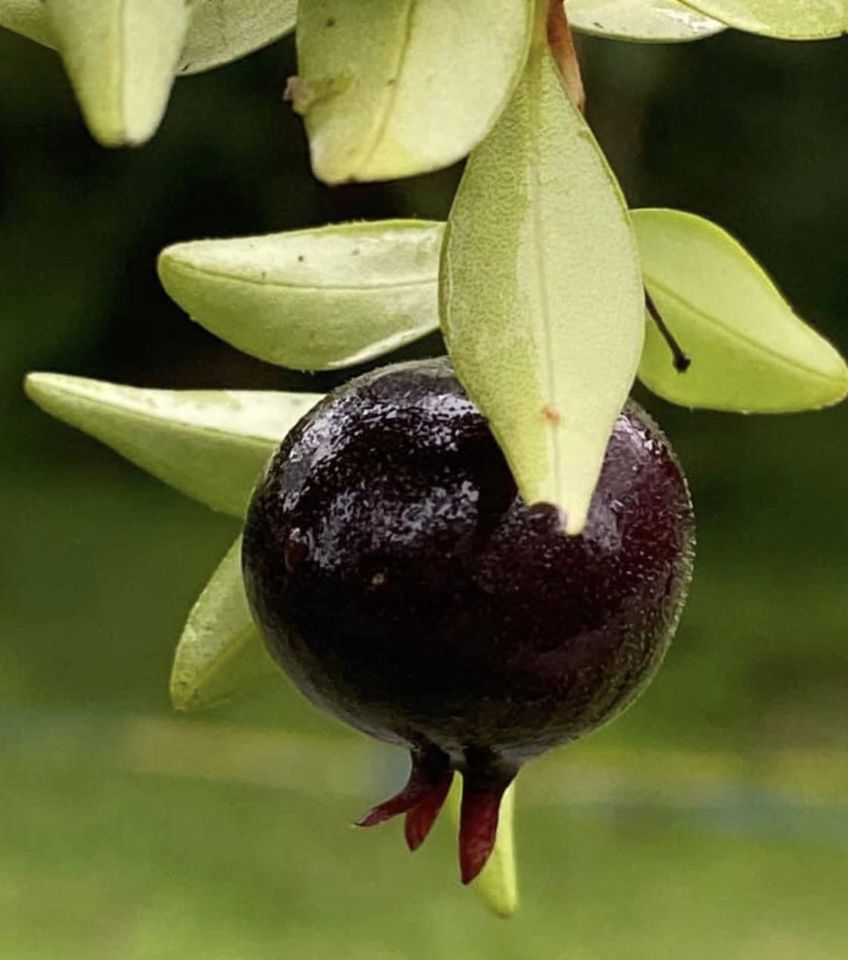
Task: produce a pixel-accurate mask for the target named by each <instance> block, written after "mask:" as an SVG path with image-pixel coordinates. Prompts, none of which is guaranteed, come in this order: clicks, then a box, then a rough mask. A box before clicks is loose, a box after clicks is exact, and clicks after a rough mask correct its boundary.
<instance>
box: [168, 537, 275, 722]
mask: <svg viewBox="0 0 848 960" xmlns="http://www.w3.org/2000/svg"><path fill="white" fill-rule="evenodd" d="M279 676H280V670H279V667H277V666H276V665H275V664H274V662H273V660H272V659H271V657H270V656H269V654H268V653H267V651H266V650H265V647H264V645H263V643H262V639H261V637H260V636H259V632H258V631H257V629H256V627H255V626H254V623H253V619H252V617H251V615H250V608H249V607H248V605H247V597H246V596H245V592H244V584H243V581H242V575H241V537H239V538H238V540H236V542H235V543H234V544H233V546H232V547H231V548H230V550H229V551H228V552H227V554H226V556H225V557H224V559H223V560H222V561H221V563H220V565H219V566H218V568H217V570H216V571H215V573H213V574H212V578H211V579H210V580H209V583H207V584H206V586H205V587H204V589H203V593H201V594H200V596H199V597H198V599H197V602H196V603H195V605H194V606H193V607H192V610H191V613H190V614H189V615H188V620H187V621H186V625H185V627H184V628H183V632H182V636H181V637H180V641H179V643H178V644H177V651H176V654H175V655H174V666H173V669H172V671H171V701H172V703H173V705H174V707H175V708H176V709H177V710H184V711H190V710H202V709H204V708H206V707H213V706H216V705H218V704H220V703H225V702H226V701H228V700H231V699H232V698H233V697H235V696H237V695H238V694H240V693H243V692H245V691H247V690H250V689H251V688H255V687H257V686H258V685H260V684H261V683H262V681H264V680H269V679H270V678H272V677H277V678H278V677H279Z"/></svg>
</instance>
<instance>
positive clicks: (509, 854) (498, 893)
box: [448, 777, 518, 920]
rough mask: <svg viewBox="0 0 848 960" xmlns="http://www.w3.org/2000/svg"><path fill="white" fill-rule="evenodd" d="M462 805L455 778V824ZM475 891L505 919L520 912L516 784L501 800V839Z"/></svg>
mask: <svg viewBox="0 0 848 960" xmlns="http://www.w3.org/2000/svg"><path fill="white" fill-rule="evenodd" d="M461 805H462V783H461V781H460V779H459V777H456V778H454V782H453V785H452V787H451V791H450V794H449V796H448V809H449V810H450V813H451V817H452V819H453V821H454V823H456V824H458V823H459V814H460V809H461ZM471 889H472V890H474V891H475V893H477V894H478V895H479V897H480V898H481V900H482V901H483V903H484V904H485V905H486V907H488V908H489V910H491V911H492V913H494V914H496V915H497V916H499V917H502V918H503V919H505V920H508V919H509V918H510V917H512V916H514V915H515V912H516V910H517V909H518V878H517V876H516V869H515V782H513V783H511V784H510V785H509V787H508V788H507V790H506V792H505V793H504V795H503V800H501V810H500V816H499V818H498V836H497V839H496V841H495V848H494V850H493V851H492V855H491V856H490V857H489V861H488V863H487V864H486V866H485V867H483V869H482V870H481V872H480V874H479V875H478V877H477V879H476V880H473V881H472V882H471Z"/></svg>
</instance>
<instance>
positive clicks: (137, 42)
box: [45, 0, 190, 147]
mask: <svg viewBox="0 0 848 960" xmlns="http://www.w3.org/2000/svg"><path fill="white" fill-rule="evenodd" d="M45 4H46V9H47V12H48V14H49V17H50V24H51V28H52V32H53V34H54V35H55V37H56V42H57V46H58V49H59V52H60V53H61V55H62V59H63V61H64V63H65V69H66V70H67V72H68V76H69V77H70V79H71V83H72V85H73V87H74V91H75V92H76V95H77V99H78V100H79V103H80V107H81V108H82V112H83V116H84V117H85V121H86V124H87V125H88V128H89V130H90V131H91V133H92V135H93V136H94V137H95V138H96V139H97V140H98V141H99V142H100V143H102V144H103V145H104V146H110V147H116V146H132V145H138V144H141V143H144V142H145V141H146V140H148V139H149V138H150V137H151V136H153V134H154V133H155V132H156V129H157V128H158V126H159V123H160V122H161V120H162V116H163V114H164V112H165V108H166V106H167V104H168V98H169V96H170V93H171V86H172V85H173V82H174V77H175V76H176V72H177V66H178V63H179V60H180V55H181V53H182V49H183V45H184V43H185V39H186V34H187V31H188V27H189V21H190V7H189V5H187V4H186V3H185V2H184V0H45Z"/></svg>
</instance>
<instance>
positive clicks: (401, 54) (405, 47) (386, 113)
mask: <svg viewBox="0 0 848 960" xmlns="http://www.w3.org/2000/svg"><path fill="white" fill-rule="evenodd" d="M415 4H416V0H407V4H406V10H405V11H404V15H403V16H404V20H403V39H402V41H401V44H400V48H399V50H398V55H397V60H396V62H395V67H394V75H393V79H394V82H393V83H392V84H391V86H390V87H389V94H388V96H387V97H386V98H385V100H384V103H383V109H382V112H381V114H380V118H379V120H378V121H377V124H376V126H375V127H374V137H373V139H372V141H371V146H370V147H369V148H368V150H367V151H366V153H365V154H364V156H363V157H362V159H361V160H360V161H359V163H357V164H356V169H357V170H358V171H359V174H360V176H361V175H362V172H363V171H364V170H365V169H367V167H368V164H369V163H370V162H371V160H372V159H373V157H374V154H375V153H376V152H377V150H378V149H379V148H380V146H381V145H382V141H383V138H384V137H385V135H386V130H387V128H388V126H389V119H390V118H391V115H392V111H393V110H394V106H395V103H396V102H397V96H398V88H399V87H400V75H401V72H402V70H403V64H404V61H405V60H406V55H407V53H408V51H409V45H410V43H411V41H412V13H413V11H414V9H415Z"/></svg>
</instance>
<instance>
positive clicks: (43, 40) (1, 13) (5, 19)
mask: <svg viewBox="0 0 848 960" xmlns="http://www.w3.org/2000/svg"><path fill="white" fill-rule="evenodd" d="M0 27H5V28H6V29H7V30H13V31H14V32H15V33H20V34H21V35H22V36H24V37H27V38H28V39H29V40H35V42H36V43H40V44H43V45H44V46H45V47H55V46H56V38H55V36H54V34H53V29H52V27H51V26H50V19H49V17H48V15H47V10H46V8H45V5H44V0H0Z"/></svg>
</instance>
